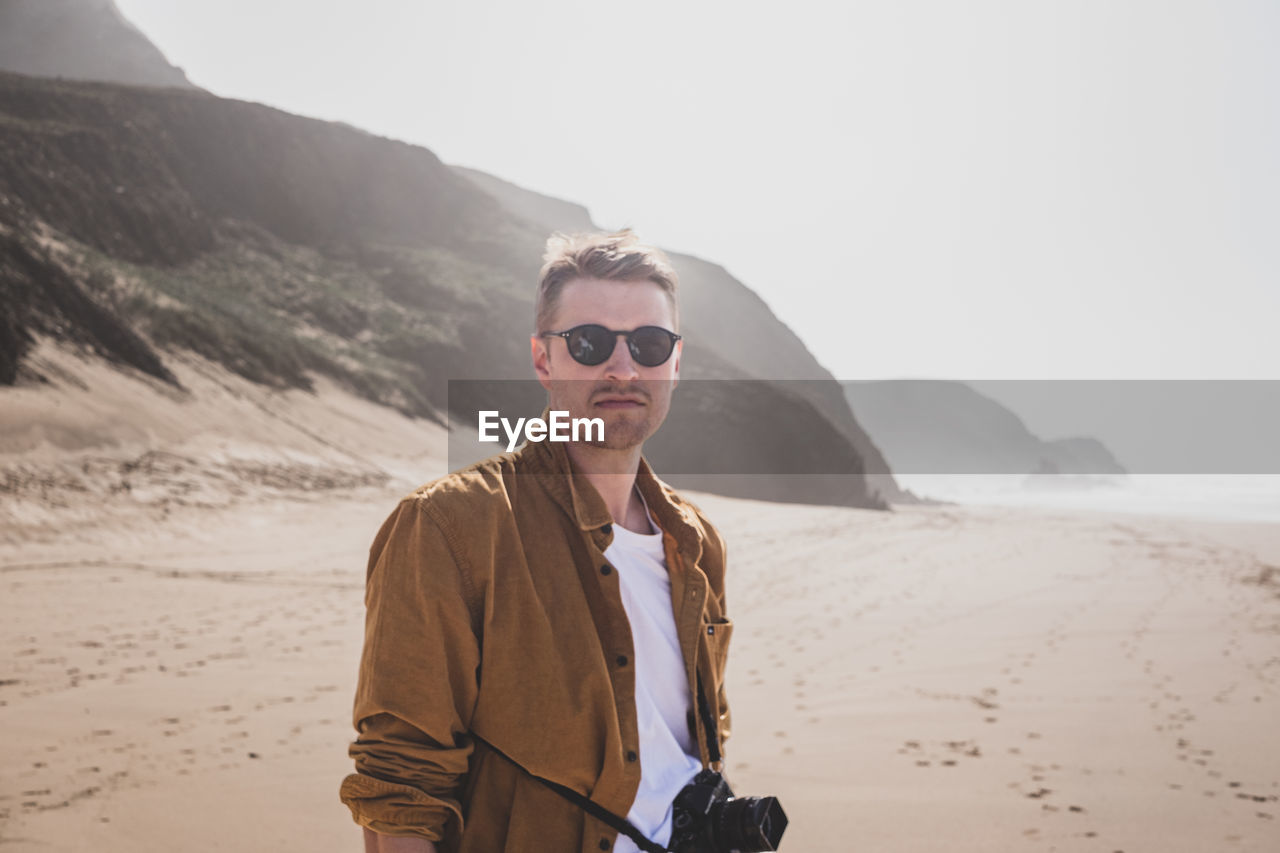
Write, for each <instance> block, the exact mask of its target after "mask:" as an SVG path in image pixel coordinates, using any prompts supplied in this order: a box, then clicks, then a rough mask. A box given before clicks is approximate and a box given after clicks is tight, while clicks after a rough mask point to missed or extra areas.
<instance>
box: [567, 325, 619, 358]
mask: <svg viewBox="0 0 1280 853" xmlns="http://www.w3.org/2000/svg"><path fill="white" fill-rule="evenodd" d="M615 340H616V338H615V337H614V336H613V334H612V333H611V332H610V331H609V330H608V329H606V328H605V327H604V326H578V327H577V328H574V329H571V330H570V331H569V337H568V338H567V341H568V344H569V355H571V356H573V359H574V361H577V362H579V363H581V364H600V363H601V362H603V361H604V360H605V359H607V358H608V357H609V356H610V355H611V354H612V353H613V344H614V341H615Z"/></svg>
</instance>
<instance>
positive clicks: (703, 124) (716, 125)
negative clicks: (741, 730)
mask: <svg viewBox="0 0 1280 853" xmlns="http://www.w3.org/2000/svg"><path fill="white" fill-rule="evenodd" d="M116 2H117V4H118V5H119V7H120V8H121V10H122V11H123V12H124V13H125V15H126V16H127V17H129V18H130V20H132V21H133V22H134V23H135V24H137V25H138V26H139V27H140V28H141V29H142V30H143V31H144V32H145V33H147V35H148V36H150V37H151V39H152V40H153V41H155V42H156V43H157V44H158V45H159V47H160V48H161V49H162V50H163V51H164V52H165V54H166V55H167V56H168V57H169V59H170V60H171V61H173V62H174V63H175V64H177V65H180V66H182V67H183V68H184V69H185V70H186V72H187V74H188V76H189V77H190V78H191V80H192V82H194V83H196V84H197V85H200V86H203V87H205V88H207V89H209V90H211V91H213V92H215V93H217V94H219V95H224V96H228V97H235V98H243V99H247V100H254V101H260V102H263V103H267V104H271V105H273V106H277V107H280V108H283V109H286V110H289V111H291V112H296V113H301V114H303V115H309V116H316V117H319V118H327V119H339V120H342V121H346V122H349V123H351V124H354V125H357V126H359V127H362V128H365V129H367V130H370V131H372V132H375V133H379V134H383V135H386V136H391V137H396V138H399V139H404V140H407V141H410V142H414V143H418V144H421V145H424V146H426V147H428V148H430V149H431V150H433V151H434V152H435V153H436V154H438V155H439V156H440V157H441V158H442V159H444V160H445V161H446V162H450V163H457V164H462V165H466V166H473V167H476V168H479V169H482V170H485V171H487V172H490V173H492V174H495V175H497V176H499V177H502V178H505V179H507V180H510V181H513V182H515V183H517V184H520V185H522V186H526V187H529V188H531V189H534V190H538V191H540V192H543V193H546V194H548V195H554V196H558V197H561V198H566V199H570V200H572V201H576V202H579V203H581V204H584V205H586V206H587V207H588V208H589V209H590V211H591V213H592V215H593V217H594V218H595V221H596V222H597V223H598V224H600V225H602V226H605V227H618V226H622V225H631V226H633V227H635V228H636V229H637V230H638V231H639V232H640V234H641V236H642V237H644V238H645V239H648V240H652V241H654V242H657V243H660V244H662V245H664V246H666V247H668V248H671V249H677V250H680V251H685V252H689V253H691V254H695V255H699V256H701V257H704V258H707V259H709V260H713V261H716V262H718V263H721V264H723V265H724V266H725V267H727V268H728V270H729V271H730V272H731V273H733V274H734V275H735V276H737V277H738V278H740V279H741V280H742V281H743V282H745V283H746V284H747V285H748V286H749V287H751V288H753V289H754V290H756V291H757V292H758V293H760V295H761V296H762V297H763V298H764V299H765V300H766V301H767V302H768V303H769V305H770V306H771V307H772V308H773V310H774V311H775V312H776V313H777V314H778V316H779V317H781V319H782V320H783V321H784V322H786V323H787V324H788V325H789V326H791V328H792V329H794V330H795V331H796V332H797V333H798V334H799V335H800V336H801V337H802V338H803V339H804V341H805V342H806V344H808V346H809V348H810V349H811V350H812V351H813V353H814V354H815V355H816V356H817V357H818V359H819V360H820V361H821V362H822V363H823V364H824V365H825V366H826V367H827V368H828V369H830V370H831V371H832V373H834V374H835V375H836V377H837V378H866V379H871V378H902V377H937V378H987V379H991V378H1020V379H1022V378H1187V379H1193V378H1194V379H1208V378H1271V379H1274V378H1280V335H1277V334H1276V331H1275V327H1276V326H1277V325H1280V239H1278V235H1280V167H1278V160H1277V152H1280V82H1278V81H1280V59H1278V58H1277V57H1278V56H1280V51H1277V49H1276V46H1277V38H1278V37H1280V5H1277V4H1274V3H1268V2H1264V0H1258V2H1232V0H1225V2H1224V0H1212V1H1210V0H1205V2H1179V0H1142V2H1134V1H1133V0H1069V2H1034V0H1007V2H973V0H964V2H957V0H932V2H917V1H916V0H875V2H856V0H855V2H851V3H835V2H826V3H817V2H809V0H792V2H787V3H772V4H742V3H727V2H726V3H717V4H708V3H702V4H699V3H696V2H689V0H684V2H680V3H674V2H663V1H660V0H650V2H646V3H625V4H624V3H616V2H601V0H596V2H555V3H530V2H508V3H495V2H489V3H477V2H470V3H431V2H414V0H364V2H361V3H358V4H357V3H349V2H348V3H336V2H326V0H305V2H304V0H216V2H214V0H183V2H181V3H174V2H173V0H116Z"/></svg>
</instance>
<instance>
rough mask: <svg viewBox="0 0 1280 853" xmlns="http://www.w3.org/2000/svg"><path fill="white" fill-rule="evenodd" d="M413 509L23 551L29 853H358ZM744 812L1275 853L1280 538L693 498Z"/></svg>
mask: <svg viewBox="0 0 1280 853" xmlns="http://www.w3.org/2000/svg"><path fill="white" fill-rule="evenodd" d="M397 496H398V492H396V491H395V490H384V491H382V492H376V491H373V490H367V491H366V492H365V493H364V494H362V495H360V496H358V497H356V498H354V499H338V498H334V499H332V500H328V501H317V502H313V503H307V504H302V503H297V502H280V503H275V504H273V503H266V504H257V505H253V506H232V507H226V508H215V509H192V508H183V509H181V510H175V512H174V516H173V517H171V519H170V522H169V525H170V527H171V528H173V529H174V530H176V531H177V534H176V535H173V536H169V535H168V534H166V533H164V530H165V529H168V528H164V529H160V530H156V531H153V535H152V536H150V537H148V538H146V539H140V538H138V537H137V536H136V534H132V533H128V532H126V533H123V534H120V535H115V534H113V533H112V532H111V531H107V530H104V531H100V533H99V535H98V541H97V544H96V545H93V546H89V545H86V544H84V543H72V544H70V545H67V546H65V547H58V546H57V545H55V544H45V545H43V546H41V547H40V548H39V549H38V550H39V551H40V553H39V554H37V555H36V558H32V557H31V555H30V554H28V553H24V549H23V548H21V547H15V546H13V545H5V546H4V547H3V548H2V549H0V558H2V559H0V567H2V568H0V585H2V587H3V602H4V604H3V623H4V630H3V634H2V636H0V645H2V647H3V656H4V659H5V660H6V661H7V662H8V663H7V665H6V671H5V673H4V674H3V682H2V683H3V686H0V702H2V703H3V704H2V705H0V724H2V725H3V726H4V728H5V730H6V732H7V733H8V737H7V738H6V739H5V740H4V744H3V747H0V762H2V763H3V766H4V767H6V768H7V770H6V772H5V774H4V777H3V781H2V782H0V821H2V822H0V839H2V840H3V842H4V843H5V846H6V848H7V849H13V850H50V849H52V850H67V851H76V850H85V851H88V850H95V851H100V850H130V851H147V850H157V851H158V850H175V849H176V850H210V849H226V850H278V849H309V850H316V851H342V850H346V851H351V850H358V849H360V839H359V834H358V831H357V828H356V827H355V826H354V824H352V823H350V820H349V817H348V816H347V814H346V811H345V808H344V807H343V806H342V805H341V804H340V803H339V802H338V800H337V794H336V791H337V783H338V781H339V780H340V779H341V777H342V775H344V774H345V773H346V772H347V767H348V766H349V764H348V760H347V758H346V755H345V748H346V743H347V742H348V740H349V739H350V737H351V736H352V732H351V729H350V720H349V713H350V703H351V694H352V689H353V685H354V677H355V670H356V661H357V655H358V653H359V644H360V638H361V619H362V611H361V603H362V580H363V575H362V573H363V568H364V566H363V564H364V554H365V551H366V549H367V546H368V541H369V539H370V538H371V536H372V534H373V531H374V530H375V528H376V525H377V524H378V522H379V521H381V519H382V518H383V517H384V516H385V514H386V512H387V511H389V509H390V506H391V505H392V503H393V502H394V500H395V498H396V497H397ZM695 499H696V500H697V501H698V502H699V503H700V504H701V505H702V506H703V507H704V509H706V510H707V511H708V512H709V513H710V514H711V516H712V517H713V518H714V519H716V520H717V522H718V523H719V524H720V526H721V528H722V529H723V530H724V532H725V534H726V536H727V537H728V541H729V543H730V544H729V547H730V565H731V573H732V574H731V580H730V590H729V595H730V609H731V612H732V613H733V614H734V617H735V620H736V622H737V628H736V630H735V633H734V640H733V643H734V648H733V651H732V654H731V663H730V689H731V691H732V692H731V700H732V702H733V705H734V714H735V735H734V737H733V739H732V740H731V742H730V747H729V750H728V757H729V762H730V765H729V766H730V771H731V778H732V779H733V780H734V782H735V784H736V786H737V787H738V789H739V790H740V791H741V792H744V793H745V792H756V793H765V792H769V793H776V794H778V795H779V796H781V797H782V798H783V801H784V803H785V805H786V807H787V809H788V812H789V813H790V815H791V817H792V828H791V829H790V830H789V834H788V838H787V841H786V843H785V846H784V850H793V851H795V850H799V851H827V850H830V851H841V850H858V849H867V850H889V851H914V850H937V849H946V850H961V851H970V850H971V851H979V850H982V851H990V850H1061V851H1067V850H1081V851H1084V850H1125V851H1142V850H1161V851H1205V850H1256V851H1263V850H1275V849H1278V848H1280V826H1278V825H1277V818H1278V817H1280V803H1277V796H1278V795H1280V738H1277V737H1276V735H1275V721H1276V720H1277V719H1280V714H1278V711H1280V591H1278V587H1277V581H1278V580H1280V568H1277V567H1278V566H1280V531H1278V530H1277V528H1276V527H1275V526H1274V525H1272V526H1264V525H1249V524H1225V523H1195V522H1188V521H1183V520H1179V521H1177V522H1174V521H1168V520H1162V519H1159V518H1134V517H1125V518H1124V519H1111V518H1109V517H1107V516H1098V515H1084V514H1077V515H1072V514H1065V513H1059V514H1053V513H1045V512H1032V511H1018V510H1005V509H963V508H955V507H946V508H939V507H919V508H910V509H905V510H901V511H899V512H896V513H893V514H885V513H877V512H871V511H864V510H850V509H831V508H815V507H805V506H795V505H786V506H777V505H771V504H764V503H757V502H752V501H743V500H735V499H729V498H720V497H715V496H710V495H697V496H695Z"/></svg>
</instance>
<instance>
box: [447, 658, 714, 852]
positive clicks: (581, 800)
mask: <svg viewBox="0 0 1280 853" xmlns="http://www.w3.org/2000/svg"><path fill="white" fill-rule="evenodd" d="M697 701H698V711H699V712H700V713H701V714H702V722H703V731H704V732H705V733H706V736H707V756H708V758H709V760H710V763H712V764H715V763H717V762H719V761H720V733H719V731H718V730H717V729H716V722H715V717H714V716H713V715H712V714H711V709H710V708H708V707H707V699H706V696H704V695H703V693H702V673H698V700H697ZM471 737H473V738H474V739H475V740H478V741H480V742H481V743H483V744H484V745H485V746H487V747H489V749H491V750H493V751H494V752H495V753H496V754H498V755H500V756H502V757H503V758H504V759H506V760H507V761H509V762H511V763H512V764H514V765H515V766H516V767H518V768H519V769H520V770H522V771H524V773H525V774H526V775H528V776H531V777H533V778H534V779H537V780H538V781H539V782H541V783H542V784H543V785H546V786H547V787H548V788H550V789H551V790H553V791H555V792H556V793H557V794H559V795H560V796H562V797H564V798H565V799H566V800H568V801H569V802H571V803H573V804H574V805H575V806H577V807H578V808H580V809H582V810H583V811H585V812H586V813H587V814H589V815H591V816H592V817H594V818H596V819H597V820H601V821H603V822H604V823H606V824H608V825H609V827H611V828H612V829H616V830H617V831H618V832H620V833H622V834H623V835H625V836H627V837H628V838H630V839H631V840H632V841H634V842H635V844H636V846H637V847H639V848H640V849H641V850H643V851H644V853H669V851H668V850H667V848H665V847H663V846H662V845H661V844H658V843H656V842H654V841H650V840H649V839H648V838H646V837H645V836H644V833H642V832H641V831H640V830H639V829H636V825H635V824H633V823H632V822H631V821H629V820H627V819H626V818H624V817H619V816H618V815H616V814H614V813H613V812H611V811H609V810H608V809H606V808H605V807H604V806H602V805H600V804H599V803H597V802H594V801H592V800H591V799H589V798H587V797H584V796H583V795H582V794H579V793H578V792H577V791H575V790H573V789H572V788H570V787H568V786H566V785H561V784H560V783H559V782H552V781H551V780H550V779H546V778H544V777H542V776H539V775H538V774H537V773H533V772H530V771H529V770H527V769H526V768H525V767H524V765H522V764H521V763H520V762H518V761H516V760H515V759H514V758H512V757H511V756H509V755H507V754H506V753H505V752H503V751H502V750H500V749H498V748H497V747H496V746H494V745H493V744H491V743H489V741H487V740H485V739H484V738H482V737H480V735H478V734H475V733H474V732H473V733H472V735H471Z"/></svg>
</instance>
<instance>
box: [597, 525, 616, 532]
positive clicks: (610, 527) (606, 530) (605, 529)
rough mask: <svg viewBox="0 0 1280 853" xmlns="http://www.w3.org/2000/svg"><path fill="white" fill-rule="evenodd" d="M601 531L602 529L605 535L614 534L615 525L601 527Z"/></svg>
mask: <svg viewBox="0 0 1280 853" xmlns="http://www.w3.org/2000/svg"><path fill="white" fill-rule="evenodd" d="M600 529H601V530H603V531H604V532H605V533H612V532H613V525H612V524H606V525H605V526H604V527H601V528H600Z"/></svg>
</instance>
